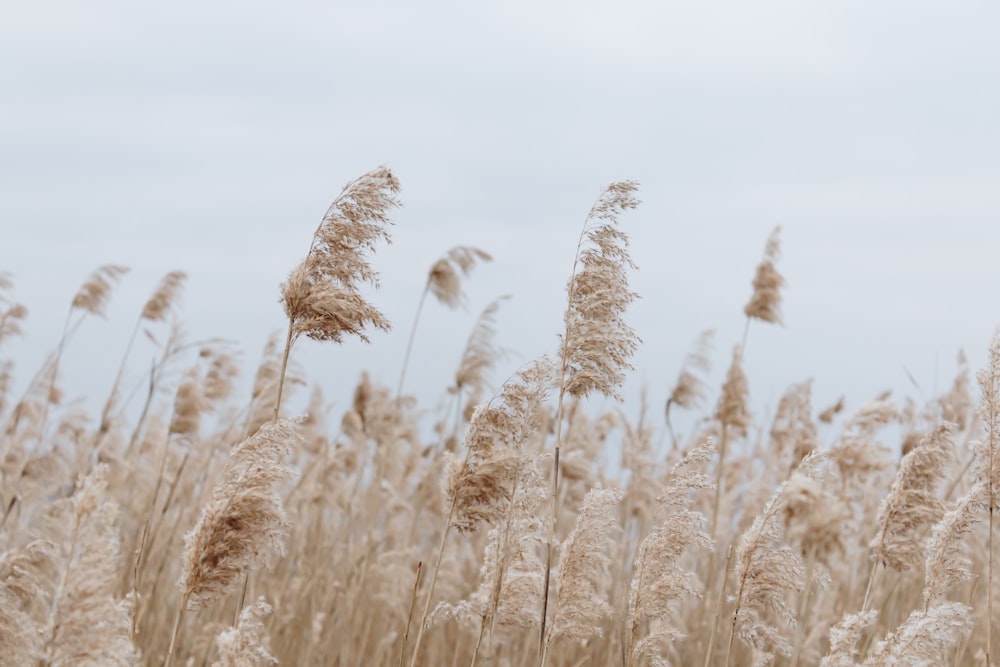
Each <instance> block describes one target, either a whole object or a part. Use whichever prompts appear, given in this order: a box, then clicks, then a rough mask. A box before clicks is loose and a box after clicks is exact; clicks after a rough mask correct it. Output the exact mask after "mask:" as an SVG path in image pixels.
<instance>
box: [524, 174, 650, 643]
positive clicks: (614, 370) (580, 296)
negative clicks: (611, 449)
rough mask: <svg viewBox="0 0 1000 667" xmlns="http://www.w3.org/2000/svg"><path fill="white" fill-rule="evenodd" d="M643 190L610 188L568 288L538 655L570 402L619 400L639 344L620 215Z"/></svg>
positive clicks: (629, 184) (587, 228) (583, 234)
mask: <svg viewBox="0 0 1000 667" xmlns="http://www.w3.org/2000/svg"><path fill="white" fill-rule="evenodd" d="M638 187H639V186H638V184H637V183H635V182H634V181H619V182H615V183H611V184H610V185H608V186H607V187H606V188H605V189H604V192H603V193H602V194H601V196H600V198H598V200H597V202H596V203H595V204H594V205H593V207H591V209H590V212H589V213H588V214H587V218H586V220H584V224H583V229H582V230H581V231H580V237H579V240H578V241H577V246H576V254H575V256H574V258H573V270H572V272H571V274H570V279H569V283H568V285H567V287H566V291H567V295H568V300H567V306H566V311H565V313H564V315H563V321H564V323H565V329H564V331H563V333H562V335H561V336H560V353H559V364H560V367H559V398H558V401H557V405H556V441H555V447H554V463H553V466H552V513H551V517H550V527H549V539H548V543H547V545H546V546H547V548H546V551H547V556H546V573H545V595H544V597H543V601H542V621H541V632H540V634H539V653H544V650H545V647H546V646H547V642H546V619H547V617H548V604H549V581H550V578H551V573H552V542H553V540H554V539H555V531H556V518H557V516H558V502H559V450H560V447H561V445H562V428H563V409H564V408H563V406H564V402H565V398H566V396H567V395H569V396H573V397H577V398H582V397H584V396H587V395H589V394H591V393H593V392H599V393H601V394H603V395H604V396H607V397H610V398H614V399H618V400H620V394H619V390H620V387H621V384H622V382H623V381H624V379H625V371H626V369H630V368H631V365H630V364H629V360H630V358H631V357H632V354H633V353H634V352H635V350H636V348H637V347H638V345H639V337H638V336H637V335H636V333H635V331H633V330H632V328H631V327H630V326H629V325H628V324H626V322H625V320H624V315H625V311H626V310H627V309H628V306H629V305H630V304H631V303H632V301H634V300H635V298H636V297H637V296H638V295H637V294H635V293H634V292H632V291H631V290H630V289H629V286H628V271H629V269H634V268H635V265H634V264H633V263H632V257H631V255H630V254H629V250H628V235H626V234H625V232H623V231H621V230H620V229H619V228H618V216H619V214H620V213H622V212H623V211H627V210H630V209H633V208H635V207H636V206H638V205H639V200H638V199H636V197H635V192H636V190H637V189H638Z"/></svg>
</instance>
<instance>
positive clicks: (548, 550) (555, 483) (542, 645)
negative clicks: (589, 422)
mask: <svg viewBox="0 0 1000 667" xmlns="http://www.w3.org/2000/svg"><path fill="white" fill-rule="evenodd" d="M564 365H565V362H564ZM565 376H566V374H565V372H563V378H564V379H565ZM560 384H561V385H562V386H560V387H559V403H558V407H557V408H556V447H555V455H554V457H553V461H552V516H551V517H550V523H551V525H550V526H549V537H548V541H547V542H546V545H545V594H544V596H543V597H542V622H541V631H540V632H539V635H538V653H539V662H538V664H539V665H544V664H545V653H546V641H545V639H546V630H547V628H546V619H547V618H548V609H549V586H550V584H551V579H552V542H553V541H554V540H555V534H556V522H557V520H558V516H559V445H560V443H561V442H562V422H563V405H564V398H565V395H566V388H565V383H564V382H562V383H560ZM553 613H555V612H554V611H553Z"/></svg>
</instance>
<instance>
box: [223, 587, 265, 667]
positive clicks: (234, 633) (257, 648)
mask: <svg viewBox="0 0 1000 667" xmlns="http://www.w3.org/2000/svg"><path fill="white" fill-rule="evenodd" d="M270 614H271V605H269V604H268V603H267V602H266V601H265V600H264V598H260V599H258V600H257V602H255V603H254V604H252V605H250V606H249V607H246V608H245V609H243V611H242V612H240V620H239V622H238V623H237V624H236V627H233V628H229V629H228V630H224V631H223V632H221V633H219V636H218V637H217V638H216V640H215V641H216V643H217V644H218V645H219V659H218V660H217V661H215V662H213V663H212V667H266V666H267V665H277V664H278V660H277V659H276V658H275V657H274V656H273V655H271V653H270V651H269V648H268V637H267V628H265V627H264V619H265V618H267V617H268V616H269V615H270Z"/></svg>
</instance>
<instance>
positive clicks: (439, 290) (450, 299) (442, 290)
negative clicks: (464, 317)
mask: <svg viewBox="0 0 1000 667" xmlns="http://www.w3.org/2000/svg"><path fill="white" fill-rule="evenodd" d="M492 260H493V258H492V257H491V256H490V254H489V253H487V252H486V251H484V250H480V249H479V248H473V247H471V246H464V245H460V246H455V247H454V248H452V249H451V250H449V251H448V252H447V253H445V255H444V257H442V258H441V259H439V260H438V261H436V262H434V265H433V266H432V267H431V270H430V271H429V272H428V274H427V282H426V283H425V284H424V291H423V292H422V293H421V294H420V301H419V302H418V303H417V313H416V315H414V316H413V326H411V327H410V336H409V338H408V339H407V341H406V352H405V354H404V355H403V367H402V368H401V369H400V371H399V383H398V384H397V385H396V396H397V397H398V396H401V395H402V393H403V380H404V379H405V378H406V369H407V367H408V366H409V363H410V354H411V353H412V352H413V341H414V339H415V338H416V335H417V324H418V323H419V322H420V314H421V313H422V312H423V310H424V302H425V301H426V300H427V295H428V294H433V295H434V297H435V298H436V299H437V300H438V301H440V302H441V303H443V304H444V305H446V306H448V307H449V308H452V309H454V308H457V307H458V306H459V305H461V304H462V303H463V302H464V300H465V294H464V293H463V292H462V280H461V277H460V276H468V275H469V272H470V271H472V268H473V267H474V266H475V265H476V263H477V262H489V261H492Z"/></svg>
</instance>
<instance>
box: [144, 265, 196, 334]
mask: <svg viewBox="0 0 1000 667" xmlns="http://www.w3.org/2000/svg"><path fill="white" fill-rule="evenodd" d="M187 277H188V276H187V274H186V273H184V272H183V271H171V272H170V273H168V274H167V275H165V276H163V278H162V279H161V280H160V284H159V286H157V288H156V291H154V292H153V294H152V296H150V297H149V300H148V301H146V305H145V306H143V307H142V315H141V318H142V319H144V320H149V321H150V322H159V321H161V320H163V319H164V318H166V316H167V313H169V312H170V308H171V306H173V305H174V304H175V303H176V302H177V299H178V298H180V292H181V288H182V287H183V286H184V281H185V280H187Z"/></svg>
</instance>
